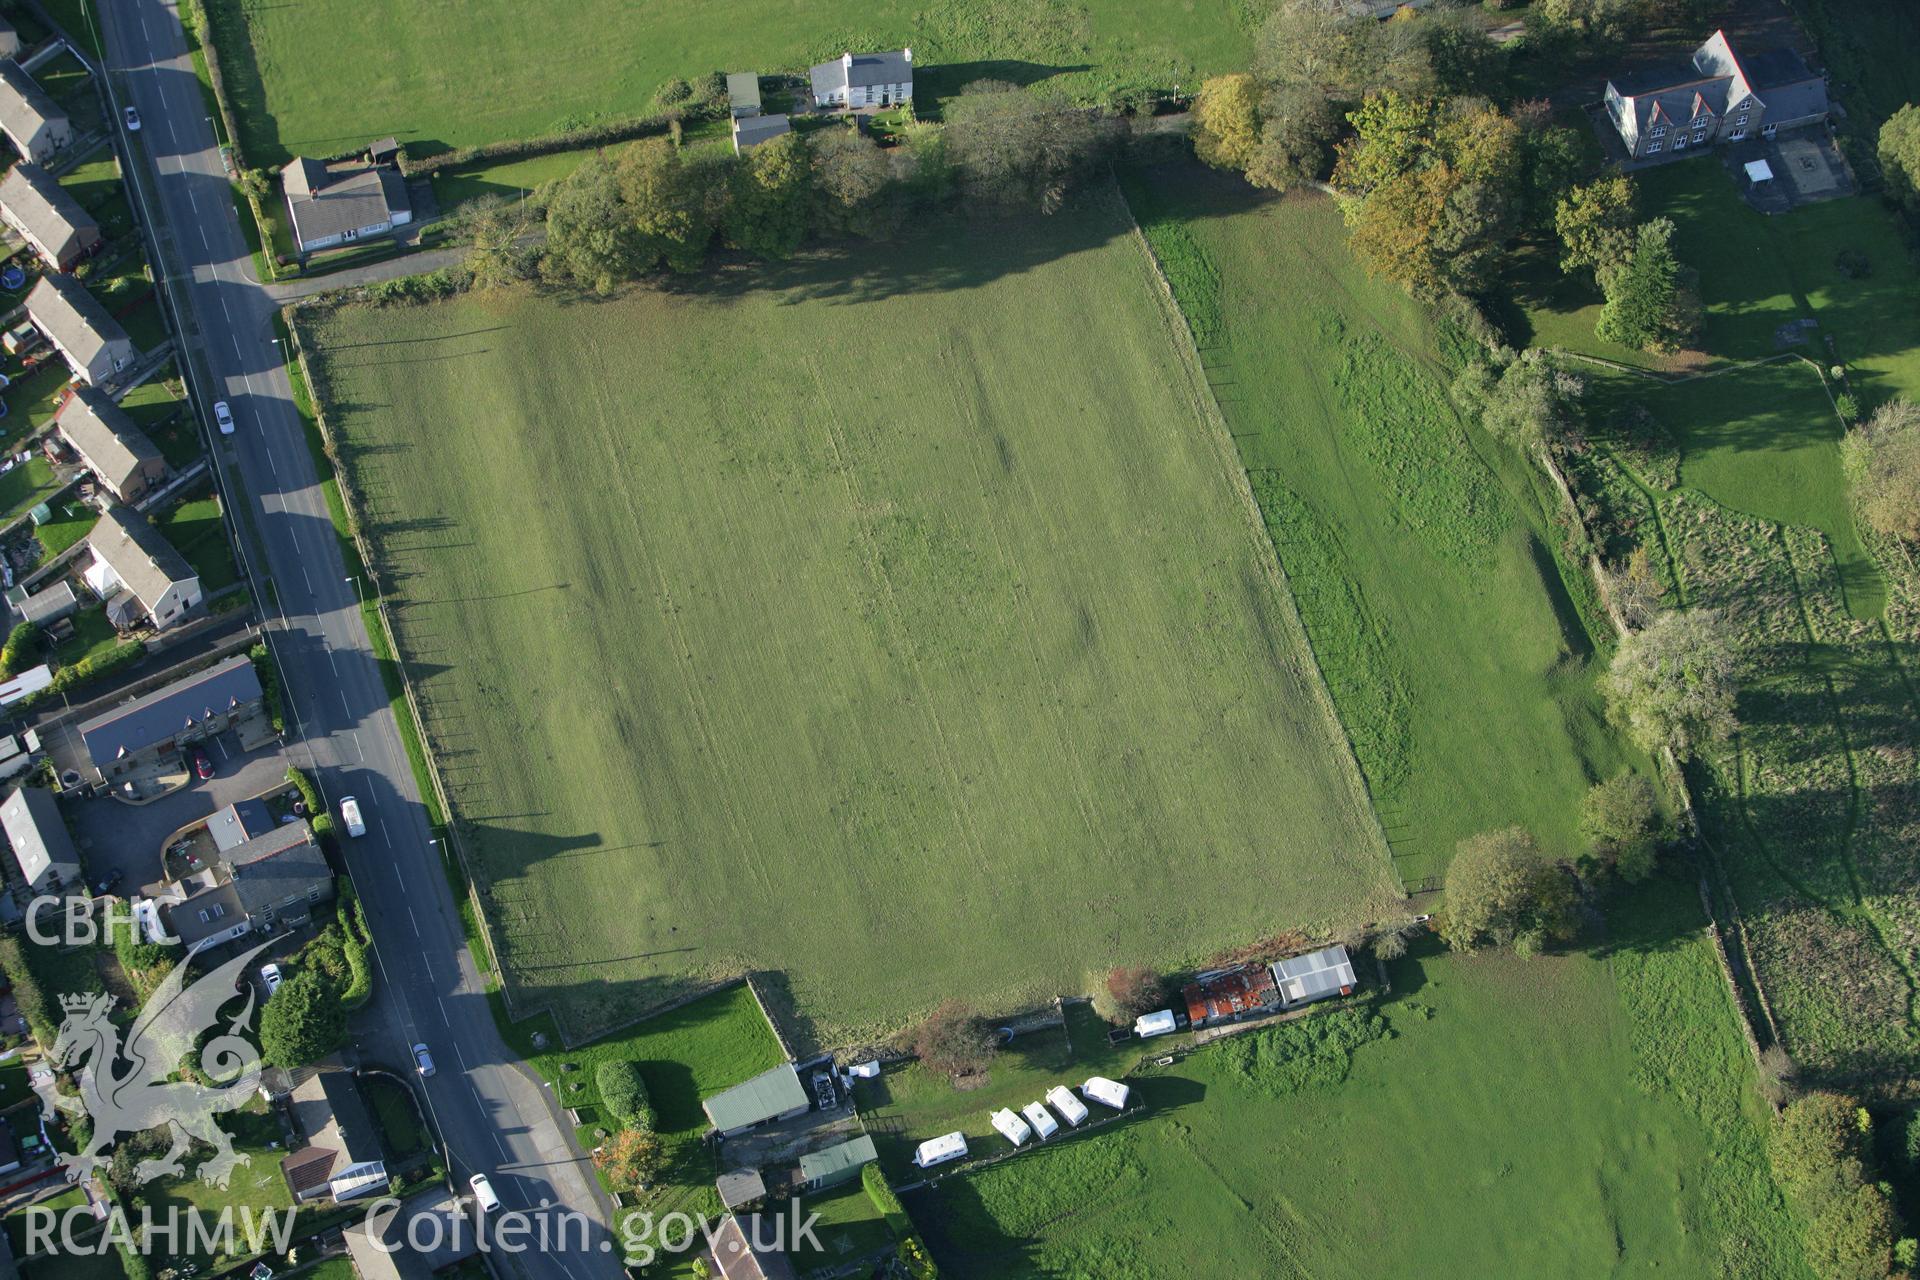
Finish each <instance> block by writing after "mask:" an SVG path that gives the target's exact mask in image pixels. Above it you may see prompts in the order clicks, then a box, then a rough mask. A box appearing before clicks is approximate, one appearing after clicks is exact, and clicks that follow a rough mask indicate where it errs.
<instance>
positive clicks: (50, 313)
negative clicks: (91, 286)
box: [0, 64, 140, 386]
mask: <svg viewBox="0 0 1920 1280" xmlns="http://www.w3.org/2000/svg"><path fill="white" fill-rule="evenodd" d="M0 65H4V64H0ZM27 319H29V320H31V321H33V327H34V328H36V329H38V330H39V331H40V332H41V333H43V334H45V335H46V338H47V341H48V342H51V343H52V344H53V347H54V350H56V351H58V352H59V353H60V354H61V355H62V356H64V357H66V361H67V367H68V368H70V369H72V370H73V376H74V377H76V378H78V379H80V381H82V382H86V383H91V384H93V385H96V386H97V385H99V384H100V383H102V382H105V381H107V380H108V379H109V378H111V377H113V375H114V374H116V373H119V372H120V371H121V370H122V369H125V368H128V367H129V366H131V365H132V364H133V362H134V361H135V360H136V359H137V358H139V355H140V353H139V351H138V350H136V349H135V347H134V345H133V339H132V338H129V337H128V336H127V331H126V330H125V329H122V328H121V327H120V322H119V321H118V320H115V319H114V318H113V317H112V316H110V315H108V314H107V309H106V308H105V307H103V306H101V305H100V300H99V299H98V298H96V297H94V296H93V295H92V294H91V293H88V292H87V288H86V286H85V285H83V284H81V283H80V282H79V281H78V280H75V279H74V278H73V277H72V276H60V275H52V276H41V277H40V283H38V284H36V285H34V286H33V291H32V292H30V293H29V294H27Z"/></svg>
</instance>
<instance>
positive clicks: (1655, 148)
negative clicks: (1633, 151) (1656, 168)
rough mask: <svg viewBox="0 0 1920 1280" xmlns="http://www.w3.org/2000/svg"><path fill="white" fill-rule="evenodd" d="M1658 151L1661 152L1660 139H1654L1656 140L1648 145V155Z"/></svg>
mask: <svg viewBox="0 0 1920 1280" xmlns="http://www.w3.org/2000/svg"><path fill="white" fill-rule="evenodd" d="M1658 150H1660V139H1658V138H1655V139H1654V140H1653V141H1652V142H1649V143H1648V144H1647V154H1648V155H1652V154H1653V153H1654V152H1656V151H1658Z"/></svg>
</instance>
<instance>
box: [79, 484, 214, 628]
mask: <svg viewBox="0 0 1920 1280" xmlns="http://www.w3.org/2000/svg"><path fill="white" fill-rule="evenodd" d="M87 545H88V546H89V547H91V548H92V549H93V554H94V555H95V556H97V557H99V558H100V559H101V560H104V561H105V562H106V564H107V567H108V568H110V569H112V570H113V576H114V577H116V578H118V579H120V582H121V585H123V586H125V587H126V589H127V590H128V591H131V592H132V593H133V594H134V597H135V598H136V599H138V600H139V601H140V606H141V607H142V608H143V609H145V610H146V611H147V612H148V613H152V612H153V607H154V605H156V604H158V603H159V601H160V597H161V596H163V595H165V594H166V593H167V588H168V587H171V586H172V585H173V584H174V583H176V582H186V581H189V580H190V579H192V578H193V577H194V572H193V566H191V565H189V564H188V563H187V562H186V560H185V559H183V558H182V557H181V555H180V553H179V552H178V551H175V550H174V549H173V544H172V543H170V542H168V541H167V540H166V537H165V536H164V535H162V534H161V532H160V531H159V530H158V529H156V528H154V527H153V525H152V524H151V523H149V522H148V520H147V518H146V517H145V516H143V515H141V514H140V513H139V512H138V511H134V510H132V509H130V508H127V507H123V506H120V505H118V504H115V505H114V506H111V507H108V508H107V511H106V514H105V515H104V516H102V517H101V519H100V523H99V524H97V525H95V526H93V532H92V533H89V534H88V535H87Z"/></svg>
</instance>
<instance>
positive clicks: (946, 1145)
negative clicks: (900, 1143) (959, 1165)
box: [913, 1131, 967, 1169]
mask: <svg viewBox="0 0 1920 1280" xmlns="http://www.w3.org/2000/svg"><path fill="white" fill-rule="evenodd" d="M966 1154H967V1135H966V1134H964V1133H960V1132H958V1131H956V1132H953V1133H943V1134H941V1135H940V1136H939V1137H937V1138H928V1139H927V1140H926V1141H925V1142H923V1143H921V1144H920V1145H919V1146H917V1147H915V1148H914V1149H913V1162H914V1164H916V1165H918V1166H919V1167H920V1168H922V1169H931V1168H933V1166H934V1165H937V1164H945V1163H946V1162H947V1161H949V1160H958V1159H959V1158H960V1157H961V1156H964V1155H966Z"/></svg>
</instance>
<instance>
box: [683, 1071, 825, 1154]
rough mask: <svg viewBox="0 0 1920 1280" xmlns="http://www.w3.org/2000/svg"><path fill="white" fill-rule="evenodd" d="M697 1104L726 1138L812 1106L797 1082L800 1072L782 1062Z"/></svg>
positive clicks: (806, 1109)
mask: <svg viewBox="0 0 1920 1280" xmlns="http://www.w3.org/2000/svg"><path fill="white" fill-rule="evenodd" d="M700 1105H701V1107H703V1108H704V1109H705V1110H706V1113H707V1123H709V1124H711V1125H712V1126H713V1127H714V1128H715V1129H716V1130H718V1131H719V1133H720V1136H721V1137H723V1138H730V1137H732V1136H733V1135H734V1134H736V1133H745V1132H746V1131H747V1130H749V1129H751V1128H754V1127H755V1126H756V1125H763V1124H768V1123H771V1122H772V1121H775V1120H790V1119H792V1118H793V1117H794V1116H799V1115H805V1114H806V1113H807V1111H808V1110H810V1109H811V1108H812V1106H813V1099H811V1098H809V1097H808V1096H807V1090H806V1086H805V1085H803V1084H801V1083H800V1073H799V1072H798V1071H795V1070H794V1069H793V1064H792V1063H790V1062H783V1063H781V1064H780V1065H779V1066H777V1067H774V1068H772V1069H771V1070H769V1071H762V1072H761V1073H760V1074H759V1075H757V1076H755V1077H754V1078H753V1079H751V1080H747V1081H744V1082H742V1083H740V1084H737V1085H735V1086H733V1088H731V1089H725V1090H722V1091H721V1092H719V1093H716V1094H714V1095H713V1096H712V1097H711V1098H707V1099H704V1100H703V1101H702V1102H701V1103H700Z"/></svg>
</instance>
